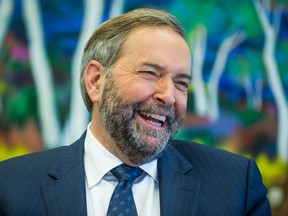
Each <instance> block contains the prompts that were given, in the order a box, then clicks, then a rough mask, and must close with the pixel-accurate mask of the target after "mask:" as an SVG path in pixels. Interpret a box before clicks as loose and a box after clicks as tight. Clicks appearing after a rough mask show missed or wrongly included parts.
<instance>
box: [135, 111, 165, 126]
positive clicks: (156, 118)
mask: <svg viewBox="0 0 288 216" xmlns="http://www.w3.org/2000/svg"><path fill="white" fill-rule="evenodd" d="M139 115H140V116H141V117H142V118H143V119H145V120H146V121H147V122H149V123H150V124H152V125H155V126H158V127H162V126H164V125H165V123H166V120H167V117H166V116H163V115H159V114H155V113H148V112H139Z"/></svg>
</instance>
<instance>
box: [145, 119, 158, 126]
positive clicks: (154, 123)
mask: <svg viewBox="0 0 288 216" xmlns="http://www.w3.org/2000/svg"><path fill="white" fill-rule="evenodd" d="M147 122H149V123H151V124H153V125H156V126H158V127H160V126H161V124H160V123H157V122H153V121H150V120H147Z"/></svg>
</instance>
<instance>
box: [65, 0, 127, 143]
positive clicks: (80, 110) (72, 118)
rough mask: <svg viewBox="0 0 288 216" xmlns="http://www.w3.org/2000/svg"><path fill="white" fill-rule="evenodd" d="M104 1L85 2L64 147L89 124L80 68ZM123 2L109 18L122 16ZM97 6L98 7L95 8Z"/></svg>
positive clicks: (119, 1) (117, 1)
mask: <svg viewBox="0 0 288 216" xmlns="http://www.w3.org/2000/svg"><path fill="white" fill-rule="evenodd" d="M104 3H105V1H103V0H97V1H95V0H85V1H84V20H83V26H82V31H81V34H80V38H79V41H78V46H77V48H76V51H75V54H74V56H73V59H72V94H71V105H70V114H69V118H68V119H67V122H66V124H65V127H64V131H63V136H62V138H63V141H62V143H63V144H64V145H68V144H70V143H72V142H74V141H75V140H76V139H78V138H79V137H80V135H81V134H82V133H83V131H84V130H85V129H86V127H87V123H88V120H89V118H88V112H87V110H86V108H85V106H84V104H83V101H82V96H81V91H80V86H79V77H80V66H81V57H82V52H83V49H84V46H85V43H86V42H87V40H88V39H89V37H90V35H91V34H92V33H93V31H94V30H95V28H96V27H97V26H98V25H100V24H101V21H102V17H103V11H104ZM123 4H124V1H123V0H114V1H113V2H112V5H111V8H110V12H109V17H114V16H118V15H120V14H122V9H123ZM95 5H96V7H95Z"/></svg>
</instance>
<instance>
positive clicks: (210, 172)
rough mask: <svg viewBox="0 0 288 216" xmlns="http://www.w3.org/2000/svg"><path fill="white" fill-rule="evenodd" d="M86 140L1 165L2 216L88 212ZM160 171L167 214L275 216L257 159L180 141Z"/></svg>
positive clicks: (162, 203)
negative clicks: (272, 214)
mask: <svg viewBox="0 0 288 216" xmlns="http://www.w3.org/2000/svg"><path fill="white" fill-rule="evenodd" d="M84 138H85V134H83V136H82V137H81V138H80V139H79V140H78V141H76V142H75V143H74V144H72V145H71V146H66V147H60V148H56V149H53V150H48V151H43V152H40V153H35V154H30V155H26V156H22V157H18V158H14V159H11V160H8V161H4V162H2V163H0V215H9V216H25V215H27V216H28V215H29V216H33V215H37V216H41V215H51V216H57V215H59V216H66V215H69V216H72V215H73V216H74V215H75V216H76V215H86V214H87V213H86V212H87V211H86V195H85V171H84V163H83V153H84V148H83V146H84V145H83V143H84ZM158 170H159V182H160V208H161V215H164V216H170V215H171V216H172V215H173V216H186V215H189V216H190V215H199V216H205V215H209V216H211V215H212V216H217V215H221V216H223V215H227V216H234V215H235V216H236V215H259V216H265V215H271V213H270V207H269V203H268V201H267V199H266V192H267V191H266V188H265V187H264V185H263V184H262V181H261V176H260V173H259V170H258V168H257V166H256V165H255V162H254V161H253V160H250V159H246V158H243V157H240V156H237V155H234V154H231V153H228V152H225V151H222V150H219V149H214V148H210V147H205V146H203V145H198V144H195V143H190V142H183V141H174V142H173V143H172V144H171V145H169V147H168V149H167V151H166V153H165V154H164V155H163V156H162V157H161V158H160V159H159V162H158Z"/></svg>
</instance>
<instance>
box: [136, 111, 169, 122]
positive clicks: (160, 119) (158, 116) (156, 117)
mask: <svg viewBox="0 0 288 216" xmlns="http://www.w3.org/2000/svg"><path fill="white" fill-rule="evenodd" d="M141 114H142V115H145V116H148V117H151V118H154V119H157V120H159V121H162V122H165V121H166V116H161V115H158V114H154V113H148V112H141ZM149 122H150V121H149ZM154 123H155V122H154Z"/></svg>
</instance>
